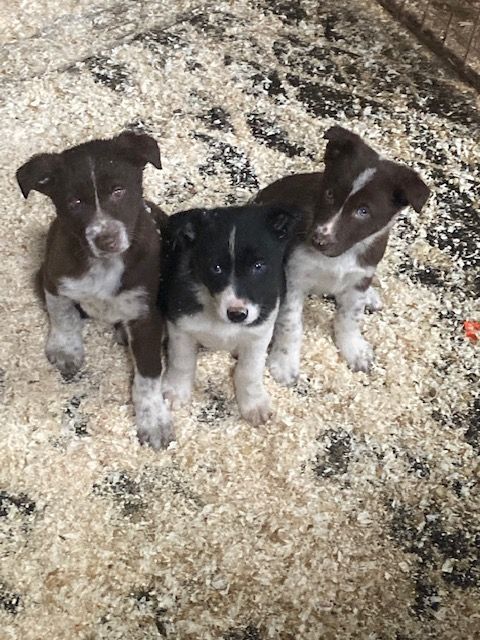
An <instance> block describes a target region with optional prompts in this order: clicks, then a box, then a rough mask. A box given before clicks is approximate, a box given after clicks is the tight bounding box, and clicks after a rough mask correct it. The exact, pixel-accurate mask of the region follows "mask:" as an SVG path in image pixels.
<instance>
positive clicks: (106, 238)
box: [94, 233, 120, 253]
mask: <svg viewBox="0 0 480 640" xmlns="http://www.w3.org/2000/svg"><path fill="white" fill-rule="evenodd" d="M94 242H95V244H96V246H97V247H98V248H99V249H100V251H106V252H108V253H115V252H116V251H118V250H119V249H120V238H119V236H118V234H116V233H115V234H113V233H101V234H100V235H98V236H97V237H96V238H95V241H94Z"/></svg>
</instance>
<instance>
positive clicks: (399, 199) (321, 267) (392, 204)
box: [254, 126, 430, 385]
mask: <svg viewBox="0 0 480 640" xmlns="http://www.w3.org/2000/svg"><path fill="white" fill-rule="evenodd" d="M325 138H326V139H327V140H328V144H327V148H326V152H325V158H324V162H325V170H324V172H323V173H308V174H298V175H292V176H287V177H285V178H282V179H280V180H277V181H276V182H274V183H272V184H271V185H269V186H268V187H266V188H265V189H263V190H262V191H260V192H259V193H258V194H257V196H256V197H255V199H254V202H255V203H258V204H270V205H272V204H275V203H277V204H283V205H286V206H295V207H297V208H299V209H301V210H302V212H303V221H302V225H301V228H299V233H298V236H297V238H296V246H294V247H293V250H292V252H291V254H290V257H289V259H288V263H287V295H286V298H285V300H284V302H283V304H282V306H281V309H280V313H279V317H278V320H277V324H276V326H275V333H274V339H273V344H272V348H271V351H270V354H269V367H270V371H271V373H272V375H273V377H274V378H275V379H276V380H277V381H278V382H280V383H283V384H286V385H290V384H293V383H294V382H295V381H296V379H297V377H298V374H299V368H300V348H301V342H302V311H303V303H304V298H305V296H306V295H307V294H309V293H317V294H319V295H323V294H328V295H333V296H335V299H336V303H337V312H336V316H335V340H336V344H337V347H338V349H339V351H340V353H341V354H342V355H343V357H344V358H345V359H346V360H347V362H348V364H349V365H350V367H351V368H352V369H353V370H354V371H367V370H368V369H369V368H370V366H371V364H372V361H373V352H372V349H371V347H370V345H369V344H368V343H367V341H366V340H365V339H364V338H363V336H362V334H361V330H360V320H361V318H362V317H363V313H364V310H365V307H370V308H371V309H373V310H376V309H380V308H381V302H380V299H379V296H378V294H377V292H376V291H375V289H373V288H372V286H371V283H372V279H373V276H374V274H375V270H376V268H377V265H378V263H379V262H380V260H381V259H382V257H383V255H384V253H385V249H386V246H387V242H388V236H389V233H390V230H391V228H392V226H393V224H394V222H395V220H396V219H397V217H398V214H399V213H400V212H401V211H402V209H404V208H405V207H407V206H408V205H411V206H412V207H413V209H415V211H416V212H420V210H421V209H422V208H423V206H424V205H425V203H426V201H427V198H428V196H429V193H430V190H429V188H428V187H427V185H426V184H425V183H424V182H423V180H422V179H421V178H420V177H419V175H418V174H417V173H415V171H413V170H412V169H410V168H408V167H406V166H404V165H402V164H399V163H397V162H392V161H390V160H387V159H385V158H384V157H382V156H381V155H379V154H378V153H377V152H376V151H375V150H374V149H372V148H371V147H370V146H368V145H367V144H366V143H365V142H364V141H363V140H362V139H361V138H360V137H359V136H357V135H356V134H354V133H352V132H351V131H348V130H346V129H343V128H342V127H338V126H335V127H332V128H330V129H329V130H328V131H327V132H326V134H325Z"/></svg>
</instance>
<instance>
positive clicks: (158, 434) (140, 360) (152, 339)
mask: <svg viewBox="0 0 480 640" xmlns="http://www.w3.org/2000/svg"><path fill="white" fill-rule="evenodd" d="M128 328H129V333H130V346H131V349H132V355H133V358H134V361H135V375H134V378H133V387H132V399H133V404H134V406H135V415H136V419H137V433H138V439H139V440H140V442H141V443H142V444H143V443H148V444H150V445H151V446H152V447H153V448H154V449H160V448H161V447H166V446H168V444H169V443H170V442H171V441H172V440H174V437H175V436H174V433H173V429H172V420H171V417H170V412H169V410H168V407H167V405H166V403H165V400H164V399H163V395H162V385H161V374H162V359H161V350H162V340H163V322H162V319H161V318H160V316H159V315H157V314H155V313H153V312H152V313H151V315H150V316H149V317H148V318H143V319H140V320H133V321H132V322H130V323H129V327H128Z"/></svg>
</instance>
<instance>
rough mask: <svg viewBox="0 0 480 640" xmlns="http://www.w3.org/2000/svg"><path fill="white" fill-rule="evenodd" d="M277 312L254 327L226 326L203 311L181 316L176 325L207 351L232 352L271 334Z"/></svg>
mask: <svg viewBox="0 0 480 640" xmlns="http://www.w3.org/2000/svg"><path fill="white" fill-rule="evenodd" d="M277 312H278V309H275V310H274V311H273V312H272V313H271V315H270V317H269V318H268V319H267V320H266V321H265V322H263V323H262V324H261V325H258V326H255V327H249V326H244V325H237V324H232V323H230V324H228V323H226V322H223V321H221V320H218V319H216V318H215V316H213V314H210V313H208V312H205V311H200V312H199V313H195V314H194V315H193V316H183V317H182V318H180V319H179V320H178V321H177V323H176V324H177V327H178V328H179V329H181V330H182V331H185V332H186V333H188V334H190V335H191V336H192V337H193V338H195V340H196V341H197V342H198V343H199V344H201V345H202V346H204V347H207V349H212V350H213V351H234V350H236V349H237V348H239V347H241V346H242V345H244V344H248V342H249V341H251V340H257V339H258V338H260V337H261V336H262V335H264V334H265V333H268V332H271V331H272V329H273V323H274V322H275V319H276V317H277Z"/></svg>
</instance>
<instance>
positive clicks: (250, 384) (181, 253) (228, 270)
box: [162, 206, 299, 425]
mask: <svg viewBox="0 0 480 640" xmlns="http://www.w3.org/2000/svg"><path fill="white" fill-rule="evenodd" d="M298 217H299V216H298V214H297V213H296V212H294V211H291V210H289V209H286V208H283V207H279V206H270V207H231V208H226V209H212V210H201V209H195V210H192V211H185V212H181V213H177V214H174V215H173V216H171V217H170V219H169V227H168V235H169V239H170V250H169V253H168V260H167V262H168V266H167V268H166V269H165V270H164V274H165V286H164V291H163V298H162V301H163V305H164V306H163V308H164V310H165V313H166V316H167V320H168V336H169V344H168V367H167V372H166V375H165V378H164V382H163V389H164V393H165V397H166V398H167V399H169V400H170V402H171V403H172V405H173V406H174V407H176V406H180V405H182V404H184V403H186V402H188V401H189V400H190V396H191V394H192V390H193V385H194V379H195V368H196V358H197V350H198V346H199V345H203V346H205V347H207V348H210V349H216V350H226V351H230V352H231V353H233V354H235V355H236V356H237V357H238V361H237V364H236V367H235V374H234V385H235V393H236V397H237V401H238V406H239V409H240V413H241V415H242V416H243V417H244V418H245V419H246V420H247V421H248V422H250V423H251V424H253V425H258V424H261V423H263V422H265V421H266V420H267V419H268V417H269V416H270V413H271V411H270V400H269V397H268V395H267V392H266V390H265V388H264V385H263V370H264V366H265V359H266V355H267V347H268V344H269V342H270V340H271V337H272V332H273V326H274V323H275V319H276V317H277V313H278V308H279V305H280V301H281V299H282V296H283V293H284V289H285V275H284V258H285V255H286V251H287V247H288V243H289V241H290V239H291V237H292V235H293V234H294V231H295V227H296V223H297V221H298Z"/></svg>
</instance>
